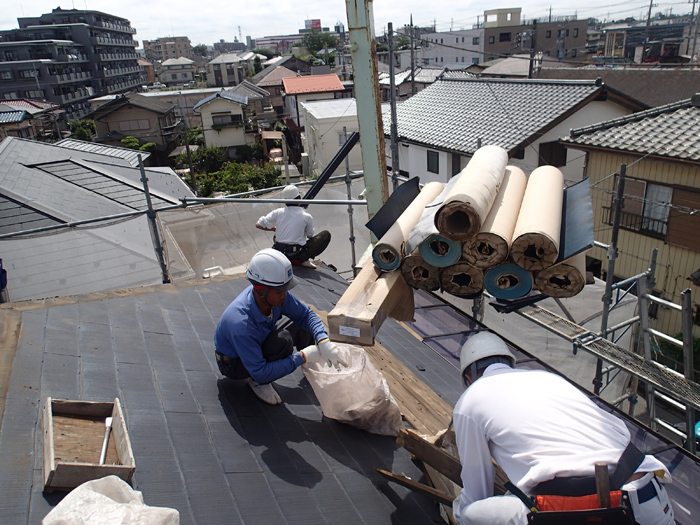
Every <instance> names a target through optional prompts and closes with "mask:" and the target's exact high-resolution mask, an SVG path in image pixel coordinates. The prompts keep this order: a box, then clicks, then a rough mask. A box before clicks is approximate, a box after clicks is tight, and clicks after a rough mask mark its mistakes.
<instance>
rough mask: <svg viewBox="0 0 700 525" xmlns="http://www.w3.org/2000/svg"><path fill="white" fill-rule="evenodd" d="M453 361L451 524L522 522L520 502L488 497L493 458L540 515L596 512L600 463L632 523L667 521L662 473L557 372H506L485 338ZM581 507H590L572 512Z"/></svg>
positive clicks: (505, 357) (506, 356) (508, 359)
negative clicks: (457, 377) (458, 466)
mask: <svg viewBox="0 0 700 525" xmlns="http://www.w3.org/2000/svg"><path fill="white" fill-rule="evenodd" d="M460 361H461V363H460V365H461V366H460V368H461V371H462V380H463V383H464V386H465V387H466V391H465V392H464V393H463V394H462V396H461V397H460V399H459V401H457V404H456V406H455V409H454V415H453V422H454V430H455V438H456V442H457V448H458V450H459V456H460V458H461V461H462V474H461V478H462V483H463V489H462V492H461V494H460V495H459V497H458V498H457V499H455V502H454V505H453V507H454V508H453V510H454V517H455V520H456V522H457V523H458V524H459V525H465V524H467V523H469V524H473V523H484V524H487V523H488V524H489V525H491V524H498V523H501V524H505V523H508V524H514V525H515V524H526V523H527V514H528V512H529V509H528V508H527V507H526V506H525V504H524V503H523V502H522V501H521V500H520V499H519V498H518V497H516V496H514V495H509V494H508V495H505V496H494V495H493V484H494V476H495V471H494V466H493V462H492V460H491V458H492V457H493V459H495V460H496V462H498V464H499V465H500V466H501V467H502V468H503V470H504V471H505V473H506V474H507V475H508V478H509V479H510V481H511V482H512V483H513V484H514V485H515V486H516V487H517V488H518V489H520V490H521V491H522V492H523V493H524V494H525V495H527V496H529V497H530V498H532V499H535V497H537V502H538V503H539V509H540V510H574V509H576V508H578V509H580V510H583V509H585V508H597V507H598V505H597V497H596V486H595V478H594V471H595V463H596V462H599V461H603V462H605V463H607V465H608V467H609V470H610V473H611V478H610V485H611V488H612V489H613V490H614V489H615V488H617V490H620V489H621V490H622V494H621V496H623V495H625V494H626V497H627V498H628V500H629V504H628V506H629V507H631V509H632V511H633V513H634V518H635V520H636V521H637V523H639V524H640V525H652V524H653V525H661V524H669V523H675V522H674V518H673V509H672V508H671V504H670V502H669V499H668V495H667V493H666V490H665V489H664V486H663V484H662V483H663V482H670V481H671V477H670V474H669V472H668V469H667V468H666V467H665V466H664V465H663V464H662V463H661V462H660V461H659V460H657V459H656V458H655V457H653V456H645V455H644V454H642V453H641V452H639V450H637V449H636V448H635V447H634V446H633V445H632V446H630V445H631V444H630V433H629V430H628V429H627V426H626V425H625V424H624V422H623V421H622V420H621V419H619V418H618V417H616V416H614V415H613V414H611V413H609V412H606V411H605V410H603V409H601V408H600V407H599V406H598V405H596V404H595V403H594V402H593V401H591V400H590V399H589V398H588V396H586V395H585V394H584V393H583V392H581V391H580V390H579V389H578V388H576V387H575V386H573V385H572V384H571V383H569V382H568V381H566V380H565V379H564V378H562V377H560V376H558V375H556V374H552V373H550V372H546V371H541V370H515V369H513V365H514V364H515V357H514V356H513V354H512V353H511V352H510V350H509V349H508V347H507V346H506V344H505V342H504V341H503V340H502V339H501V338H500V337H498V336H497V335H495V334H493V333H489V332H481V333H478V334H476V335H473V336H472V337H470V338H469V339H468V340H467V342H466V343H464V346H463V347H462V352H461V356H460ZM623 451H624V452H625V454H624V455H623ZM614 485H617V487H614ZM554 495H558V496H564V498H561V497H558V496H557V497H554ZM580 496H590V497H589V498H580ZM582 499H587V500H589V501H588V502H586V504H588V505H590V503H591V501H592V502H593V505H591V506H586V505H583V506H578V507H577V506H576V505H580V503H581V500H582ZM564 501H565V502H566V503H565V505H566V508H562V507H560V506H559V505H560V504H561V503H563V502H564ZM614 504H615V503H614ZM557 506H559V508H557Z"/></svg>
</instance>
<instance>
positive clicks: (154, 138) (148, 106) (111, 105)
mask: <svg viewBox="0 0 700 525" xmlns="http://www.w3.org/2000/svg"><path fill="white" fill-rule="evenodd" d="M90 116H91V118H92V119H93V120H94V121H95V133H96V135H97V136H96V139H95V140H96V141H97V142H101V143H103V144H110V145H114V146H121V145H122V143H121V140H122V139H123V138H125V137H129V136H131V137H135V138H137V139H138V140H139V142H140V143H141V144H145V143H148V142H154V143H155V144H156V148H155V151H154V154H155V155H156V156H157V157H158V158H159V160H160V161H163V160H164V159H165V158H167V155H168V153H170V151H171V150H172V149H173V148H174V147H175V146H176V142H177V132H176V125H177V124H178V122H179V119H178V118H177V117H176V116H175V108H174V107H173V106H172V105H171V104H168V103H166V102H160V101H158V100H154V99H152V98H149V97H145V96H143V95H141V94H139V93H127V94H126V95H119V96H118V97H116V98H115V99H114V100H111V101H109V102H107V103H106V104H103V105H101V106H99V107H98V108H97V109H96V110H95V111H93V112H92V113H91V115H90ZM163 164H164V162H163Z"/></svg>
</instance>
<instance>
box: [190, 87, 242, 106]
mask: <svg viewBox="0 0 700 525" xmlns="http://www.w3.org/2000/svg"><path fill="white" fill-rule="evenodd" d="M217 98H223V99H224V100H229V101H231V102H236V103H237V104H240V105H242V106H245V105H246V104H248V97H247V96H245V95H241V94H240V93H234V92H232V91H228V90H226V89H224V88H221V91H219V92H217V93H214V94H213V95H209V96H208V97H207V98H204V99H202V100H200V101H199V102H197V103H196V104H195V105H194V107H193V108H192V110H193V111H197V110H198V109H199V108H201V107H202V106H203V105H205V104H208V103H209V102H211V101H212V100H216V99H217Z"/></svg>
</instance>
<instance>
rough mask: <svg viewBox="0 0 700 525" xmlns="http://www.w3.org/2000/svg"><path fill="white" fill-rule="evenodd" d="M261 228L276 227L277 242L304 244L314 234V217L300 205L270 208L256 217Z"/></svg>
mask: <svg viewBox="0 0 700 525" xmlns="http://www.w3.org/2000/svg"><path fill="white" fill-rule="evenodd" d="M258 224H259V225H260V226H262V227H263V228H276V230H275V238H276V239H277V242H282V243H284V244H299V245H301V246H304V245H305V244H306V239H308V238H310V237H313V235H314V219H313V217H312V216H311V214H310V213H307V212H306V211H305V210H304V208H301V207H300V206H285V207H284V208H278V209H276V210H272V211H271V212H270V213H268V214H267V215H264V216H263V217H260V218H259V219H258Z"/></svg>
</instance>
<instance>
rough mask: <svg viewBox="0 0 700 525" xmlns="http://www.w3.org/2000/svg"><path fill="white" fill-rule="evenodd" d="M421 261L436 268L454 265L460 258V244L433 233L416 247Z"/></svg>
mask: <svg viewBox="0 0 700 525" xmlns="http://www.w3.org/2000/svg"><path fill="white" fill-rule="evenodd" d="M418 251H419V252H420V255H421V257H423V260H425V262H427V263H428V264H430V265H431V266H435V267H436V268H445V267H447V266H451V265H453V264H455V263H456V262H457V261H459V259H460V258H461V257H462V244H461V243H459V242H457V241H453V240H450V239H448V238H447V237H443V236H442V235H440V234H439V233H434V234H433V235H431V236H430V237H428V238H427V239H426V240H424V241H423V242H422V243H420V244H419V245H418Z"/></svg>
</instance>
